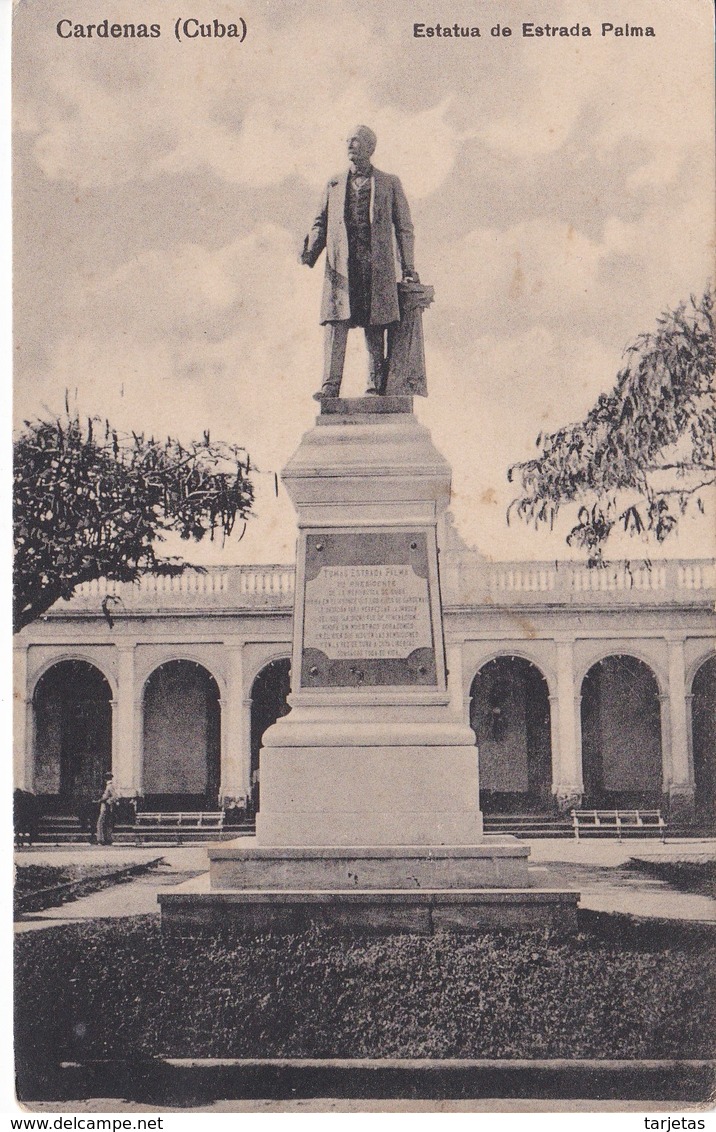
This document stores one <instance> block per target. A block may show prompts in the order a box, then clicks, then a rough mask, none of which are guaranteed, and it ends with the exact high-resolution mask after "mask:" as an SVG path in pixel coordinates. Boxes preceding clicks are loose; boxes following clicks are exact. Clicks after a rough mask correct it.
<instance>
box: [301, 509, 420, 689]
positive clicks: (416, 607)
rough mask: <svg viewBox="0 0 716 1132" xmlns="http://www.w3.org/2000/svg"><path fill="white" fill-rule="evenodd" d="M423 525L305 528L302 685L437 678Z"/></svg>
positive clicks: (371, 683) (352, 684)
mask: <svg viewBox="0 0 716 1132" xmlns="http://www.w3.org/2000/svg"><path fill="white" fill-rule="evenodd" d="M432 600H434V598H433V594H432V593H431V587H430V571H429V568H428V544H427V535H426V532H425V531H413V532H402V531H401V532H383V531H381V532H370V533H361V534H358V533H350V534H349V533H340V534H336V533H326V534H325V535H321V534H313V533H312V534H310V535H309V536H308V538H307V542H306V582H305V590H304V608H303V650H302V672H301V686H302V687H307V688H315V687H331V686H332V687H360V686H366V687H371V686H376V685H390V684H396V685H402V684H433V685H434V684H436V683H437V674H436V663H435V647H434V639H433V619H432V605H431V601H432Z"/></svg>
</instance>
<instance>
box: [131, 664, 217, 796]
mask: <svg viewBox="0 0 716 1132" xmlns="http://www.w3.org/2000/svg"><path fill="white" fill-rule="evenodd" d="M219 701H220V696H219V687H218V684H217V683H216V680H215V679H214V677H213V676H212V675H211V673H210V672H208V671H207V669H206V668H204V667H203V666H202V665H201V664H196V663H195V662H194V661H191V660H171V661H168V662H167V663H166V664H162V665H161V666H160V667H159V668H157V669H155V670H154V672H153V673H152V674H151V676H150V677H149V679H148V680H147V683H146V685H145V688H144V768H143V775H142V784H143V790H144V806H145V808H146V809H149V810H153V809H157V810H184V809H186V810H205V809H208V810H215V809H216V808H217V807H218V804H219V789H220V785H221V781H220V780H221V708H220V702H219Z"/></svg>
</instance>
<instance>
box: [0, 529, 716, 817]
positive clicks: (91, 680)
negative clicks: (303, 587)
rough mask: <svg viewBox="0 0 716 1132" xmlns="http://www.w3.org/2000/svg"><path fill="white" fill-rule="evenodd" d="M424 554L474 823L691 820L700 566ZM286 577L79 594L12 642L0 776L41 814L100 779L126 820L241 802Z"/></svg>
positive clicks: (257, 752)
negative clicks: (616, 817)
mask: <svg viewBox="0 0 716 1132" xmlns="http://www.w3.org/2000/svg"><path fill="white" fill-rule="evenodd" d="M450 541H451V542H452V543H453V546H452V547H451V548H448V549H447V550H446V551H445V552H444V553H443V555H442V559H441V588H442V598H443V605H444V609H445V636H446V651H447V658H448V668H449V676H448V687H449V691H450V693H451V697H452V702H453V705H454V709H455V711H456V712H458V713H460V714H461V715H462V716H463V717H464V718H465V719H466V720H469V722H470V724H471V726H472V728H473V730H474V732H475V737H476V751H475V757H476V758H477V759H478V762H479V773H480V800H481V805H482V808H483V809H484V810H485V812H487V813H490V812H492V813H519V812H537V813H546V812H548V811H551V810H555V809H569V808H570V807H571V806H573V805H575V804H578V803H580V802H581V803H583V804H585V805H594V806H612V807H613V806H617V805H618V806H637V805H639V806H648V807H657V806H659V807H661V808H664V809H666V810H667V811H668V812H669V813H670V814H671V815H672V817H673V816H676V815H678V817H679V819H680V820H681V819H683V818H690V817H696V818H697V819H698V820H700V821H704V820H706V821H708V820H711V819H712V817H713V814H714V802H715V795H716V651H715V648H714V617H713V612H714V601H715V599H716V563H714V562H712V561H708V560H703V559H701V560H693V561H675V560H670V561H657V562H653V563H652V564H651V566H650V568H648V567H647V566H645V565H641V564H640V565H634V564H632V566H631V568H629V567H628V566H626V565H625V564H622V563H620V564H615V565H612V566H610V567H608V568H606V569H601V570H589V569H587V568H586V567H585V566H584V565H582V564H580V563H575V562H568V561H564V562H497V563H490V562H488V561H486V560H485V559H484V558H482V557H481V556H480V555H478V554H477V553H475V552H473V551H469V550H467V549H466V548H464V547H463V546H461V545H460V543H459V540H457V539H456V538H453V539H452V540H450ZM293 587H294V575H293V567H291V566H275V565H272V566H244V567H224V568H208V569H206V570H205V571H200V570H195V569H191V570H187V571H186V572H185V573H184V574H183V575H181V576H179V577H174V578H169V577H153V576H152V577H146V578H143V579H142V580H141V582H139V583H137V584H135V585H120V584H115V583H92V584H89V585H85V586H83V587H82V588H81V590H80V591H79V592H78V594H77V595H76V596H75V597H74V598H73V599H72V601H70V602H61V603H58V605H56V606H55V607H54V608H53V609H52V610H51V611H50V613H49V614H47V616H46V617H44V618H43V619H42V620H41V621H38V622H37V623H35V624H33V625H31V626H29V627H28V628H26V629H24V630H23V631H22V632H21V633H19V634H18V635H17V637H16V639H15V680H16V690H15V706H16V723H15V776H16V784H17V786H19V787H21V788H23V789H26V790H30V791H32V792H34V793H35V794H36V795H37V796H38V797H39V798H40V799H41V803H42V806H43V809H44V810H45V811H46V812H48V813H52V812H54V813H68V814H70V813H73V812H75V810H76V807H77V805H78V802H80V801H82V800H83V799H88V798H93V797H97V796H98V792H99V790H100V787H101V783H102V778H103V775H104V773H105V772H106V771H107V770H108V769H111V770H112V771H113V772H114V775H115V778H116V779H117V781H118V784H119V787H120V790H121V792H122V793H123V794H124V795H127V796H131V797H136V798H138V799H140V802H139V804H140V805H141V806H143V807H144V808H146V809H159V810H162V809H165V810H176V809H180V808H181V809H190V808H194V809H209V808H211V809H215V808H216V807H217V805H219V804H221V803H222V802H225V801H226V800H228V799H252V800H253V802H254V803H256V801H257V800H258V793H259V790H260V779H261V737H262V735H263V732H264V731H265V729H266V728H267V727H268V726H269V725H270V724H271V723H272V722H273V721H274V720H275V719H276V718H277V717H278V716H279V715H281V714H284V713H285V712H286V711H288V710H289V709H288V704H287V697H288V695H289V693H290V659H289V658H290V652H291V639H292V611H293Z"/></svg>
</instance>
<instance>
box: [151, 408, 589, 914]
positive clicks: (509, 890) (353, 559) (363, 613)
mask: <svg viewBox="0 0 716 1132" xmlns="http://www.w3.org/2000/svg"><path fill="white" fill-rule="evenodd" d="M322 410H323V411H322V413H321V416H320V417H319V418H318V419H317V421H316V425H315V427H314V428H312V429H311V430H309V431H308V432H307V433H306V434H305V435H304V437H303V439H302V441H301V444H300V446H299V448H298V451H297V452H296V453H295V455H294V456H293V457H292V459H291V460H290V461H289V463H288V465H287V467H286V468H285V469H284V472H283V480H284V483H285V485H286V488H287V490H288V492H289V494H290V496H291V499H292V502H293V504H294V506H295V508H296V512H297V515H298V527H299V539H298V549H297V569H296V605H295V613H294V642H293V657H292V665H291V685H292V691H291V696H290V699H289V703H290V705H291V711H290V713H289V714H288V715H287V716H285V717H283V718H282V719H280V720H278V722H277V723H276V724H274V726H273V727H271V728H269V730H268V731H267V732H266V734H265V735H264V738H263V746H262V750H261V755H260V775H261V807H260V812H259V814H258V816H257V823H256V838H255V839H251V840H249V839H241V841H237V842H236V843H233V844H229V845H226V844H224V845H222V846H220V847H216V848H213V849H211V850H210V852H209V856H210V859H211V871H210V878H209V887H208V889H205V891H201V885H199V886H198V887H197V886H196V885H194V886H193V887H192V885H191V884H190V885H189V886H188V887H187V886H184V888H183V889H181V890H177V891H176V892H175V893H172V894H167V895H165V896H163V897H162V899H161V903H162V914H163V918H164V920H165V922H166V923H168V924H171V925H173V926H178V927H180V928H181V925H182V923H185V924H187V925H190V924H191V925H195V924H196V923H199V922H201V921H202V917H203V918H204V919H205V920H206V921H207V922H211V923H213V924H215V923H216V922H217V917H218V918H219V919H220V918H221V917H222V916H223V917H225V918H227V917H228V918H229V919H232V920H236V921H237V922H238V923H243V924H244V925H251V926H253V927H254V928H255V927H257V926H261V927H281V928H282V929H284V928H285V929H286V930H294V929H295V927H296V926H297V924H300V925H305V924H306V923H309V922H310V923H315V922H320V923H334V924H335V925H337V926H342V927H347V926H349V925H352V926H353V927H356V926H360V925H361V924H362V925H363V927H364V929H369V930H421V931H422V930H432V928H433V927H434V926H435V924H436V923H440V924H447V923H448V922H450V923H453V924H454V925H455V926H463V927H467V928H471V927H472V928H474V927H477V926H485V925H486V924H493V923H497V922H500V915H501V914H503V913H504V918H505V922H509V923H514V922H519V923H522V924H527V923H529V924H544V923H545V922H549V923H552V922H555V923H556V922H557V921H559V922H561V923H567V922H568V923H569V924H570V925H571V924H572V923H573V922H574V917H575V908H576V900H577V894H576V893H564V892H558V891H553V890H549V891H548V890H545V889H541V890H540V889H537V888H535V887H534V886H533V885H532V884H531V877H530V874H529V872H528V866H527V860H528V849H527V848H526V847H525V846H523V845H521V844H520V843H519V842H517V841H516V840H515V839H513V838H483V834H482V817H481V814H480V808H479V784H478V757H477V754H478V753H477V748H476V746H475V737H474V734H473V732H472V730H471V728H470V727H469V726H468V725H467V723H466V722H465V721H464V720H462V719H460V718H459V717H458V716H457V715H456V714H455V713H454V710H453V709H452V708H451V705H450V697H449V694H448V689H447V670H446V663H445V646H444V640H443V621H442V608H441V599H440V580H439V554H438V544H437V531H438V524H439V522H440V520H441V517H442V514H443V512H444V511H445V509H446V508H447V506H448V503H449V499H450V467H449V465H448V464H447V462H446V461H445V460H444V459H443V457H442V456H441V455H440V453H439V452H438V451H437V450H436V448H435V447H434V445H433V443H432V440H431V438H430V434H429V433H428V431H427V429H426V428H424V427H423V426H422V425H421V424H420V423H419V422H418V421H417V419H416V418H415V417H414V416H413V414H412V401H411V398H405V397H396V398H366V399H360V400H357V401H346V400H338V399H336V400H334V401H329V402H324V403H323V406H322ZM540 891H542V892H543V895H544V899H543V901H542V904H540V899H539V892H540ZM217 901H218V903H217ZM545 902H546V903H545ZM547 904H548V905H549V913H548V912H547ZM219 905H220V907H221V912H217V908H218V907H219ZM508 910H509V911H508ZM416 925H418V926H416Z"/></svg>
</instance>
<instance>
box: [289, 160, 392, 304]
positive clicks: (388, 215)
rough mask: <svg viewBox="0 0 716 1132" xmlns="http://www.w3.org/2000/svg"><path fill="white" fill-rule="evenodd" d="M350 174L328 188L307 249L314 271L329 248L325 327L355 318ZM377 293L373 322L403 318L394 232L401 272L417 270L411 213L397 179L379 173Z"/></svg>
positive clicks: (373, 206)
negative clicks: (350, 253) (350, 278)
mask: <svg viewBox="0 0 716 1132" xmlns="http://www.w3.org/2000/svg"><path fill="white" fill-rule="evenodd" d="M347 185H348V172H347V171H346V172H345V173H339V174H338V176H337V177H333V178H332V179H331V180H330V181H329V182H328V184H327V185H326V190H325V192H324V194H323V199H322V201H321V208H320V211H319V213H318V215H317V216H316V219H315V220H314V221H313V224H312V225H311V230H310V232H309V233H308V235H307V236H306V240H305V243H304V246H303V261H304V263H307V264H308V265H309V267H313V265H314V264H315V262H316V260H317V259H318V257H319V256H320V254H321V252H322V251H323V249H324V248H325V249H326V276H325V281H324V284H323V299H322V302H321V322H322V323H323V322H339V321H343V320H347V319H350V317H351V304H350V293H349V287H348V232H347V229H346V216H345V210H346V188H347ZM370 220H371V223H370V235H371V292H370V321H371V323H372V324H373V325H374V326H376V325H377V326H387V325H388V323H391V322H397V321H398V320H399V318H400V311H399V309H398V288H397V283H396V272H395V251H394V245H393V233H395V244H396V245H397V250H398V257H399V260H400V265H401V267H405V268H412V267H413V266H414V259H413V256H414V252H413V247H414V241H413V224H412V221H411V219H410V209H409V207H408V202H407V200H406V198H405V193H404V192H403V187H402V185H401V184H400V181H399V180H398V178H397V177H394V176H393V175H392V174H390V173H382V172H381V171H380V169H373V170H372V173H371V203H370Z"/></svg>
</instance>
